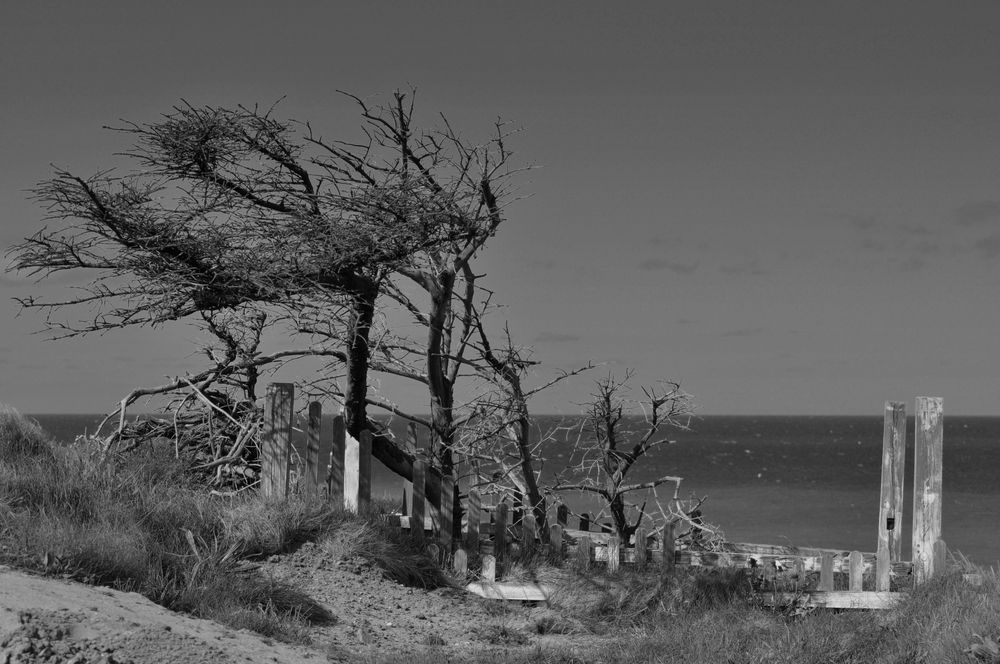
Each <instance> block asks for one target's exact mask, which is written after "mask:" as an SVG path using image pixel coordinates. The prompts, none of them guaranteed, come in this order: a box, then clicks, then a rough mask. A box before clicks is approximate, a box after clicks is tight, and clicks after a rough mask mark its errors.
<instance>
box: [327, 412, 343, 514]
mask: <svg viewBox="0 0 1000 664" xmlns="http://www.w3.org/2000/svg"><path fill="white" fill-rule="evenodd" d="M346 438H347V427H346V425H345V423H344V416H343V415H337V416H336V417H335V418H333V438H332V441H331V442H332V445H331V448H330V469H329V472H328V474H327V477H326V489H327V491H326V492H327V495H328V496H329V497H330V498H331V499H332V498H340V499H341V500H343V499H344V450H345V446H346Z"/></svg>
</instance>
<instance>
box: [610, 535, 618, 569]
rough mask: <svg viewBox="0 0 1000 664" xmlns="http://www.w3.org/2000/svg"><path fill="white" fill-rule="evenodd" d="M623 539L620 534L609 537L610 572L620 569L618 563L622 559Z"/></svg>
mask: <svg viewBox="0 0 1000 664" xmlns="http://www.w3.org/2000/svg"><path fill="white" fill-rule="evenodd" d="M620 556H621V540H619V539H618V535H612V536H611V537H609V538H608V574H614V573H615V572H617V571H618V563H619V562H620V561H621V558H620Z"/></svg>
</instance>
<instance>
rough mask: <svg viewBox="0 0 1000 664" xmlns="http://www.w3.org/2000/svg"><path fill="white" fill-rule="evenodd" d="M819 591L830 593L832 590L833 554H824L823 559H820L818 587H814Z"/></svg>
mask: <svg viewBox="0 0 1000 664" xmlns="http://www.w3.org/2000/svg"><path fill="white" fill-rule="evenodd" d="M816 590H819V591H827V592H829V591H832V590H833V554H832V553H824V554H823V557H822V558H821V559H820V566H819V585H818V586H817V587H816Z"/></svg>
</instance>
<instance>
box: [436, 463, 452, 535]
mask: <svg viewBox="0 0 1000 664" xmlns="http://www.w3.org/2000/svg"><path fill="white" fill-rule="evenodd" d="M454 509H455V478H454V477H452V476H451V475H448V476H446V477H442V478H441V509H440V510H439V511H438V514H439V515H440V519H439V523H440V528H441V531H440V533H439V535H440V536H439V538H438V539H440V540H441V546H442V547H443V548H444V551H445V553H446V554H448V553H451V546H452V541H453V540H454V539H455V532H454V526H453V520H452V519H453V512H454Z"/></svg>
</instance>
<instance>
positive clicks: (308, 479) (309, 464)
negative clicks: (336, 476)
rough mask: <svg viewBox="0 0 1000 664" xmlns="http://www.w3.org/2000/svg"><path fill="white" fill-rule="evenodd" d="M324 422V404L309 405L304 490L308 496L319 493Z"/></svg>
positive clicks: (314, 402) (313, 402) (313, 403)
mask: <svg viewBox="0 0 1000 664" xmlns="http://www.w3.org/2000/svg"><path fill="white" fill-rule="evenodd" d="M322 420H323V404H321V403H320V402H318V401H312V402H310V403H309V414H308V417H307V420H306V472H305V475H304V476H303V478H302V480H303V490H304V492H305V494H306V496H310V497H312V496H315V495H316V494H318V493H319V486H320V484H319V482H320V479H319V475H320V473H319V440H320V423H321V422H322Z"/></svg>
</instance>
